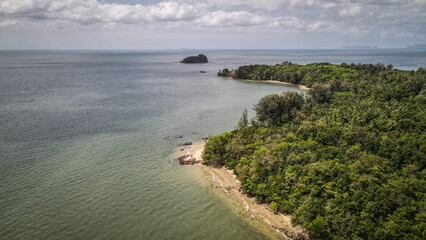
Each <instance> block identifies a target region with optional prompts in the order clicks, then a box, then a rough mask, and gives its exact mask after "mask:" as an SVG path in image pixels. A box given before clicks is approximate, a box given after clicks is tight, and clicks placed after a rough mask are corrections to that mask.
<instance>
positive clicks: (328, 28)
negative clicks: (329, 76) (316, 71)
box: [0, 0, 426, 49]
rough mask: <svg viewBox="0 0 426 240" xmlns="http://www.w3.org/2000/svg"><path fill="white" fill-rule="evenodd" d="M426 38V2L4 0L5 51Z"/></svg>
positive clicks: (381, 43)
mask: <svg viewBox="0 0 426 240" xmlns="http://www.w3.org/2000/svg"><path fill="white" fill-rule="evenodd" d="M425 43H426V0H303V1H302V0H166V1H158V0H0V49H180V48H188V49H316V48H320V49H327V48H338V47H341V46H352V45H368V46H378V47H379V48H404V47H406V46H407V45H413V44H425Z"/></svg>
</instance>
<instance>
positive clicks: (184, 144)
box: [179, 142, 192, 146]
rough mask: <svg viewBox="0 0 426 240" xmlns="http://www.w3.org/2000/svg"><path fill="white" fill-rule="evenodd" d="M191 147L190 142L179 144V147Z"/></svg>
mask: <svg viewBox="0 0 426 240" xmlns="http://www.w3.org/2000/svg"><path fill="white" fill-rule="evenodd" d="M189 145H192V142H186V143H181V144H179V146H189Z"/></svg>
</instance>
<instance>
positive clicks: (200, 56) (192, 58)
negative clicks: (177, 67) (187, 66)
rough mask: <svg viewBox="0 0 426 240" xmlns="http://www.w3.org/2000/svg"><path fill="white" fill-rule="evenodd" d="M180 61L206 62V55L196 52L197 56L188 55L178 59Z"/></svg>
mask: <svg viewBox="0 0 426 240" xmlns="http://www.w3.org/2000/svg"><path fill="white" fill-rule="evenodd" d="M180 62H181V63H208V62H209V60H208V59H207V57H206V55H204V54H198V56H189V57H186V58H185V59H183V60H182V61H180Z"/></svg>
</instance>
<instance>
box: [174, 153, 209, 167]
mask: <svg viewBox="0 0 426 240" xmlns="http://www.w3.org/2000/svg"><path fill="white" fill-rule="evenodd" d="M177 160H178V162H179V165H194V164H196V163H202V162H203V161H202V160H197V159H196V158H194V157H193V156H192V155H184V156H182V157H179V158H178V159H177Z"/></svg>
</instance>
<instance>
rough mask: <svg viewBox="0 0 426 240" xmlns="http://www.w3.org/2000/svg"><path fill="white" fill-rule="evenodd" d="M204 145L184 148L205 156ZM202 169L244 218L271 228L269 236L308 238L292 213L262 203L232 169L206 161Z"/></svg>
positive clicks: (193, 153)
mask: <svg viewBox="0 0 426 240" xmlns="http://www.w3.org/2000/svg"><path fill="white" fill-rule="evenodd" d="M204 145H205V142H199V143H194V144H193V145H190V146H186V147H185V148H184V150H183V151H181V152H183V154H185V155H191V156H192V157H193V158H195V159H196V160H202V151H203V149H204ZM181 154H182V153H181ZM200 165H201V164H200ZM201 169H202V171H203V172H204V173H205V176H206V177H207V178H208V179H207V183H208V184H209V185H210V187H211V188H213V189H217V190H218V191H217V192H218V193H219V194H221V195H222V197H225V198H226V199H227V200H229V201H230V202H231V203H232V204H233V205H234V206H236V211H237V212H238V213H239V214H240V215H242V216H243V218H245V219H246V220H248V221H251V222H252V223H253V224H254V225H257V227H258V228H264V229H267V230H268V231H269V233H268V236H270V237H271V238H274V239H308V235H307V234H306V231H304V229H303V228H302V227H300V226H295V227H294V226H292V225H291V215H285V214H281V213H278V214H276V213H274V212H273V211H272V210H271V209H270V207H269V205H267V204H260V203H258V202H257V201H256V199H255V198H254V197H253V198H251V197H248V196H247V195H246V194H244V193H242V190H241V184H240V181H239V180H238V178H237V176H236V175H235V174H234V173H233V171H232V170H229V169H226V168H224V167H222V168H214V167H210V166H205V165H201Z"/></svg>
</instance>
